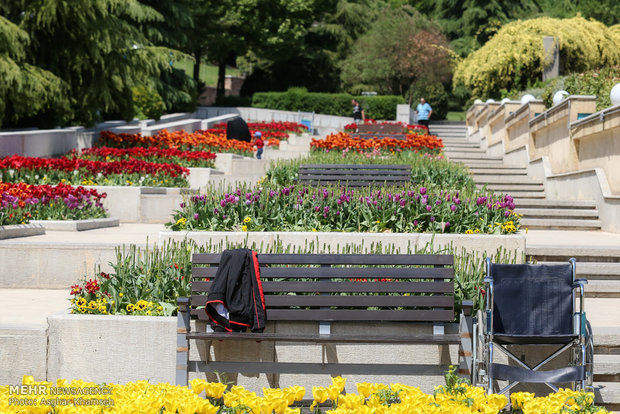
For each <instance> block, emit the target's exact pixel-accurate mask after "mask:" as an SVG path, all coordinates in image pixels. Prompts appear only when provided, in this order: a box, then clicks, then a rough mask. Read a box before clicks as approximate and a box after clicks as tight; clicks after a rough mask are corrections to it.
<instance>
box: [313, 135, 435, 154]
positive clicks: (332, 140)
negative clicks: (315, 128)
mask: <svg viewBox="0 0 620 414" xmlns="http://www.w3.org/2000/svg"><path fill="white" fill-rule="evenodd" d="M310 148H311V149H313V150H324V151H333V150H336V151H343V150H346V149H349V150H356V151H363V152H372V151H374V150H375V149H378V150H380V151H382V152H387V153H394V152H398V151H404V150H412V151H426V152H438V151H439V150H441V148H443V142H442V140H441V139H439V138H437V137H435V136H433V135H426V134H416V133H413V134H407V135H406V136H405V139H396V138H377V139H373V138H369V139H362V138H352V137H351V135H350V134H348V133H346V132H339V133H337V134H330V135H328V136H327V137H325V139H324V140H317V139H313V140H312V142H311V143H310Z"/></svg>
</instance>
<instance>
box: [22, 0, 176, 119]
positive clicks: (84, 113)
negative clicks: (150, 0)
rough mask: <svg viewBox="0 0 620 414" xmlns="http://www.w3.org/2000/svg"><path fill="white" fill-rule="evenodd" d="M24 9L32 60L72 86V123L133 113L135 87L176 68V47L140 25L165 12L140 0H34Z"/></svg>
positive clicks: (23, 18)
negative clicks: (156, 41)
mask: <svg viewBox="0 0 620 414" xmlns="http://www.w3.org/2000/svg"><path fill="white" fill-rule="evenodd" d="M23 10H24V11H23V13H21V16H23V17H22V20H21V27H22V28H23V29H24V30H25V31H26V32H27V33H28V34H29V36H30V38H31V40H32V45H31V48H30V50H29V52H30V56H31V60H32V62H33V63H35V64H36V65H37V66H40V67H42V68H45V69H47V70H49V71H50V72H52V73H53V74H55V75H56V76H58V77H60V78H62V79H63V80H64V81H65V82H66V83H67V84H68V85H69V91H70V97H71V113H72V116H71V117H70V118H69V119H67V122H78V123H83V124H90V123H92V122H94V121H96V120H97V117H98V113H101V114H103V113H115V114H117V115H120V116H122V117H124V118H126V119H128V118H131V117H133V105H132V94H131V89H132V87H134V86H138V85H144V84H149V83H151V82H153V79H158V78H159V76H160V74H161V73H162V71H165V70H170V64H169V60H170V55H169V54H170V52H171V51H172V50H170V49H169V48H165V47H156V46H153V45H152V43H151V42H150V41H149V40H148V39H147V37H146V36H145V35H144V34H143V33H142V32H141V31H140V30H139V24H140V23H142V22H147V21H158V20H163V16H162V15H161V14H160V13H158V12H157V11H155V10H154V9H152V8H150V7H148V6H145V5H143V4H141V3H140V2H139V1H137V0H82V1H79V2H74V1H70V0H33V1H29V2H26V4H25V6H24V9H23Z"/></svg>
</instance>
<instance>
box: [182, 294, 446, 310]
mask: <svg viewBox="0 0 620 414" xmlns="http://www.w3.org/2000/svg"><path fill="white" fill-rule="evenodd" d="M191 299H192V300H191V305H192V306H204V305H205V302H206V296H205V295H192V297H191ZM453 302H454V298H452V297H451V296H443V295H442V296H371V295H364V296H341V295H265V306H266V307H267V309H269V308H274V307H278V306H314V307H319V306H320V307H325V306H326V307H329V306H351V307H353V306H357V307H363V308H367V307H369V306H372V307H380V306H382V307H396V306H400V307H415V306H423V307H451V306H452V304H453Z"/></svg>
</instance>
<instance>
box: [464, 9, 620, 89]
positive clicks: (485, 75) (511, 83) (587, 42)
mask: <svg viewBox="0 0 620 414" xmlns="http://www.w3.org/2000/svg"><path fill="white" fill-rule="evenodd" d="M544 36H555V37H556V38H557V39H558V41H559V46H560V65H561V67H560V70H561V71H562V72H564V73H572V72H582V71H585V70H588V69H593V68H596V67H602V66H611V65H617V64H619V63H620V43H619V41H618V36H616V35H614V34H613V33H612V31H611V30H609V28H607V27H606V26H605V25H604V24H602V23H599V22H596V21H588V20H585V19H584V18H581V17H575V18H572V19H552V18H538V19H532V20H526V21H516V22H512V23H509V24H507V25H505V26H503V27H502V28H501V29H500V31H499V32H498V33H497V34H496V35H495V36H493V38H491V40H489V41H488V42H487V43H486V44H485V45H484V46H483V47H482V48H480V49H479V50H477V51H476V52H474V53H472V54H471V55H469V56H468V57H467V58H466V59H464V60H462V61H461V62H460V63H459V65H458V66H457V68H456V70H455V72H454V78H453V83H454V85H455V86H456V85H458V84H459V83H462V84H464V85H465V86H467V87H469V88H470V89H471V90H472V93H473V95H474V96H477V97H480V98H488V97H498V96H499V94H500V90H502V89H507V90H510V89H518V90H523V89H525V88H526V87H527V86H528V85H529V84H533V83H534V82H535V81H537V80H539V79H540V78H541V75H542V72H543V69H544V68H545V66H546V65H547V62H548V57H547V55H546V54H545V50H544V47H543V37H544Z"/></svg>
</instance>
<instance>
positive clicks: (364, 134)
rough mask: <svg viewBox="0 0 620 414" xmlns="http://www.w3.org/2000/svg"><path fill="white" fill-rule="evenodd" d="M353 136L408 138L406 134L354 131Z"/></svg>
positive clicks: (364, 137) (362, 137)
mask: <svg viewBox="0 0 620 414" xmlns="http://www.w3.org/2000/svg"><path fill="white" fill-rule="evenodd" d="M351 138H358V139H383V138H394V139H400V140H404V139H405V138H407V135H406V134H373V133H353V134H351Z"/></svg>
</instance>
